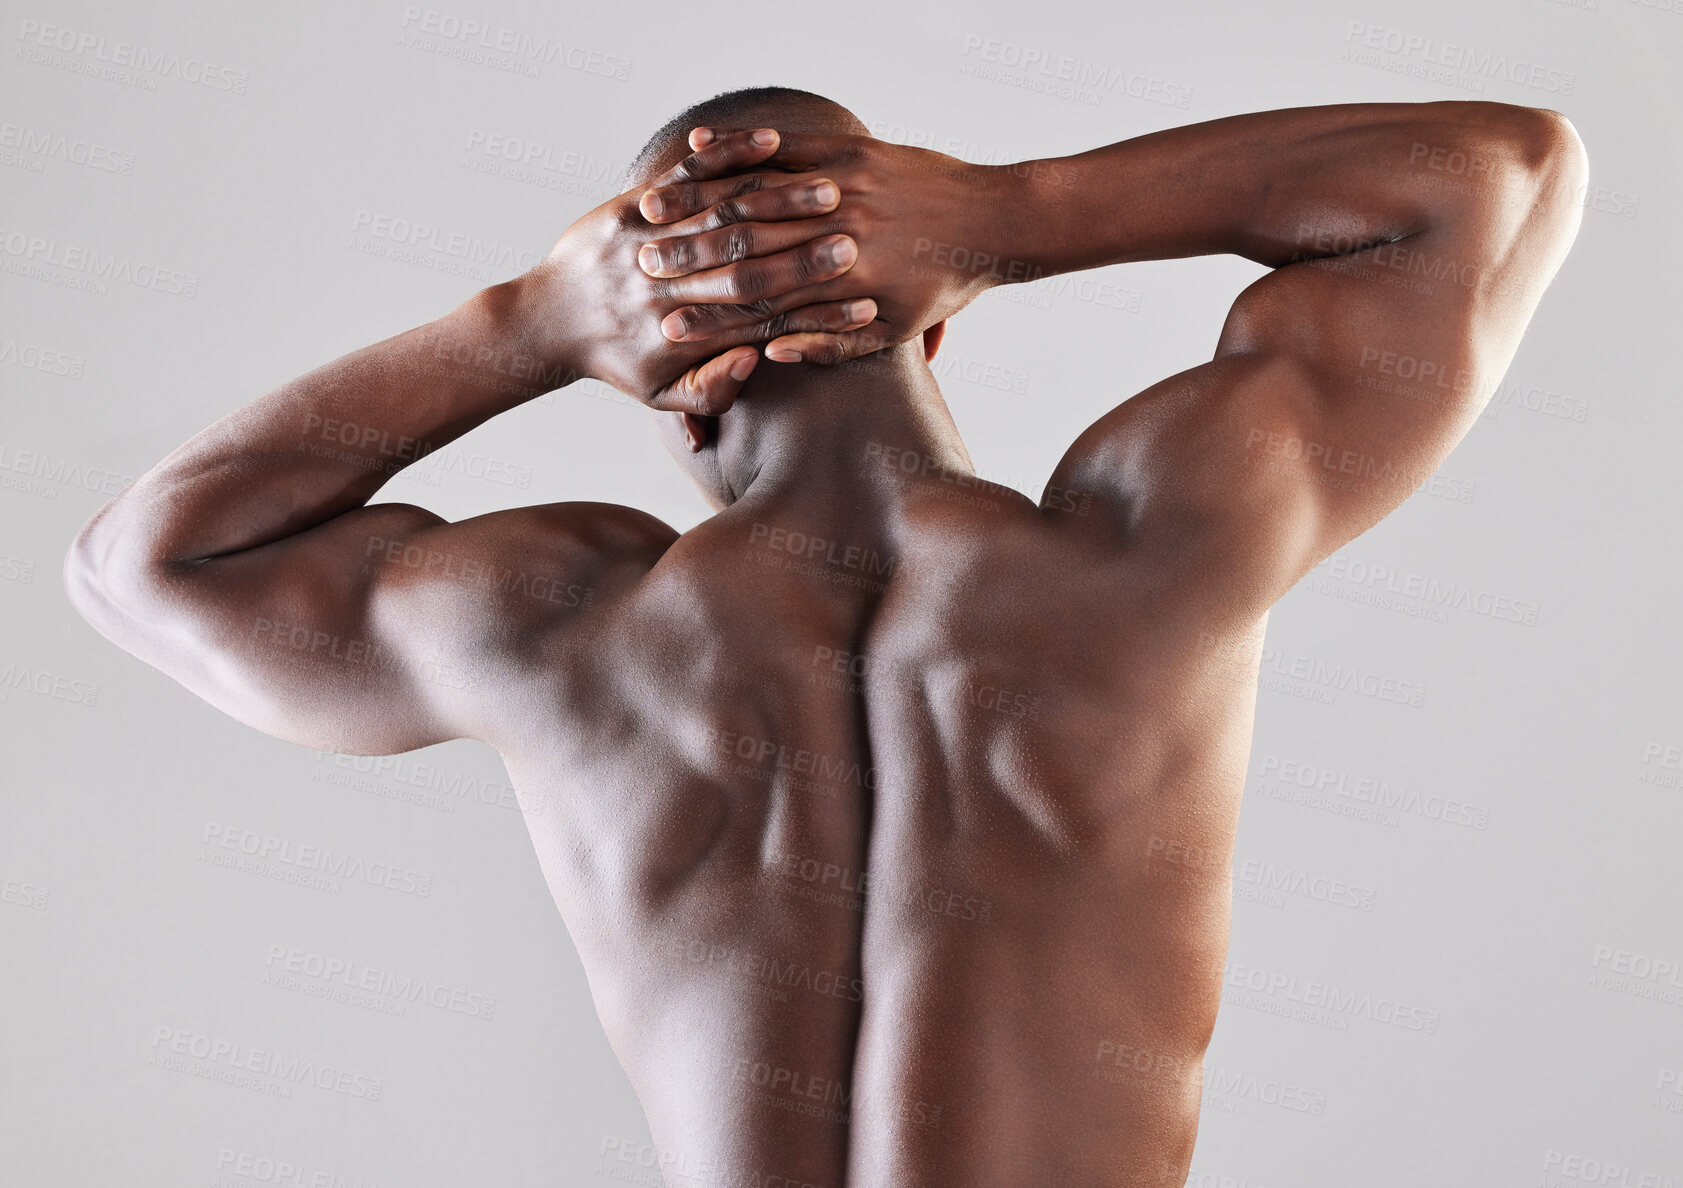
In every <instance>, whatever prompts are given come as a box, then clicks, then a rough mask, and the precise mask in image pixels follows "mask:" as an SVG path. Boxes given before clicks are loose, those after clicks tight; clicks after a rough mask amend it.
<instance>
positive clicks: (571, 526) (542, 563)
mask: <svg viewBox="0 0 1683 1188" xmlns="http://www.w3.org/2000/svg"><path fill="white" fill-rule="evenodd" d="M677 538H678V533H677V532H676V531H675V530H674V529H672V528H671V527H670V526H669V525H667V524H665V523H663V522H662V521H660V520H659V519H657V518H656V517H654V516H651V515H649V514H647V513H646V512H641V511H638V510H637V509H635V508H630V507H623V506H620V505H617V504H609V503H550V504H540V505H535V506H531V507H521V508H512V509H510V510H507V511H499V512H492V513H490V514H488V515H483V516H476V517H474V518H472V519H468V520H460V521H456V522H453V523H447V522H443V521H435V522H433V523H430V524H422V525H416V526H413V527H411V528H410V530H409V531H406V532H402V533H400V534H394V535H393V536H391V537H389V538H381V537H378V536H372V537H370V539H369V541H368V548H367V555H366V558H365V562H366V563H367V564H369V565H371V566H373V567H375V568H376V569H377V570H378V580H377V583H376V584H377V586H378V588H379V590H380V592H381V599H380V601H381V603H382V604H383V610H384V611H385V612H386V613H387V614H388V615H392V616H397V617H400V618H402V619H404V620H406V621H408V622H409V623H410V624H421V625H424V626H425V627H427V628H428V631H429V634H432V633H434V631H435V630H436V629H439V628H442V629H444V630H445V631H446V632H448V634H449V635H450V636H451V637H452V638H453V639H454V640H455V641H456V644H457V646H458V647H464V648H467V649H469V650H479V649H482V648H484V647H486V646H488V645H495V644H506V643H509V642H512V641H514V640H519V639H522V638H524V637H525V636H526V635H527V634H528V633H529V632H530V631H532V630H536V629H540V628H547V627H549V626H552V625H553V624H554V623H555V622H556V621H557V620H558V619H561V618H566V617H571V616H573V615H575V614H577V613H578V612H583V611H585V610H587V609H589V608H591V607H594V606H597V605H599V604H601V603H602V602H603V601H604V600H605V599H607V598H609V597H611V596H612V595H613V594H614V593H616V592H617V591H619V590H621V589H624V588H627V587H629V586H630V585H633V584H635V583H636V582H637V581H638V580H639V579H641V578H642V577H643V576H644V575H645V574H647V573H648V571H649V570H650V569H652V568H653V567H654V565H655V564H656V563H657V562H658V561H659V560H660V558H661V557H662V556H664V555H665V553H666V550H667V549H668V548H669V547H671V545H672V543H673V541H675V540H677Z"/></svg>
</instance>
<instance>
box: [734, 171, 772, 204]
mask: <svg viewBox="0 0 1683 1188" xmlns="http://www.w3.org/2000/svg"><path fill="white" fill-rule="evenodd" d="M765 184H766V179H765V178H763V177H761V176H760V175H759V174H757V173H750V174H748V175H746V176H744V177H739V178H737V179H736V181H735V183H734V184H733V185H732V186H731V191H730V196H731V197H732V198H745V197H747V196H748V195H749V194H757V193H759V192H760V191H761V190H762V189H764V188H765Z"/></svg>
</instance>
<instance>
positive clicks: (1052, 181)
mask: <svg viewBox="0 0 1683 1188" xmlns="http://www.w3.org/2000/svg"><path fill="white" fill-rule="evenodd" d="M1552 118H1553V117H1551V116H1549V115H1548V114H1546V113H1543V112H1539V111H1536V110H1533V109H1530V108H1522V107H1513V106H1509V105H1506V104H1496V103H1475V102H1445V103H1375V104H1348V105H1340V106H1332V107H1306V108H1293V109H1288V110H1284V111H1271V112H1259V113H1255V114H1250V115H1241V116H1233V117H1230V118H1226V119H1220V120H1212V121H1209V122H1207V123H1202V124H1193V125H1189V126H1186V127H1182V128H1174V129H1170V130H1167V131H1164V132H1156V133H1152V134H1150V135H1147V136H1141V137H1137V138H1135V139H1132V140H1125V141H1122V142H1121V143H1118V144H1113V145H1109V146H1107V147H1105V148H1100V149H1095V150H1093V151H1091V152H1087V153H1082V154H1079V155H1077V156H1073V157H1066V158H1061V159H1059V160H1057V161H1044V162H1027V163H1025V164H1023V165H1019V166H1012V167H1008V168H1011V169H1013V170H1014V171H1015V173H1016V175H1017V177H1018V178H1019V179H1020V180H1019V182H1018V184H1016V185H1015V187H1014V188H1013V191H1014V192H1013V194H1012V205H1013V207H1014V209H1013V210H1011V211H1002V212H1001V217H1000V219H999V222H1000V224H1001V228H1002V229H1001V232H1000V234H1001V243H1000V245H999V247H998V254H999V255H1001V256H1002V257H1003V258H1006V259H1010V260H1012V261H1014V262H1019V263H1020V265H1021V267H1019V268H1018V270H1017V272H1018V275H1019V276H1027V277H1030V278H1032V277H1033V276H1036V275H1051V274H1056V273H1061V272H1070V271H1075V270H1078V269H1084V268H1096V267H1102V266H1104V265H1107V264H1120V263H1128V262H1132V261H1139V260H1163V259H1176V258H1180V257H1185V256H1197V255H1207V254H1214V253H1233V254H1236V255H1240V256H1244V257H1247V258H1249V259H1251V260H1255V261H1257V262H1259V263H1262V264H1267V265H1270V266H1278V265H1282V264H1286V263H1289V262H1291V261H1292V260H1297V259H1305V258H1312V257H1318V256H1331V255H1342V254H1345V253H1347V252H1350V251H1353V250H1358V249H1360V248H1362V247H1365V246H1368V245H1371V244H1375V243H1383V242H1387V241H1389V240H1393V239H1398V238H1401V237H1403V236H1406V235H1410V234H1414V233H1417V232H1419V231H1422V230H1426V229H1428V228H1431V227H1433V226H1436V225H1441V224H1442V223H1445V222H1449V221H1453V220H1454V219H1455V218H1457V217H1458V216H1459V215H1460V213H1461V212H1463V211H1464V210H1466V209H1467V208H1468V207H1469V206H1470V205H1475V204H1479V203H1489V202H1492V201H1497V202H1500V201H1503V200H1505V199H1506V198H1511V197H1513V196H1515V195H1516V194H1519V193H1522V192H1523V190H1524V188H1525V187H1524V183H1526V182H1527V181H1528V180H1529V178H1530V171H1531V170H1533V169H1534V168H1535V167H1536V166H1537V165H1538V164H1539V163H1540V162H1541V161H1542V160H1543V159H1544V155H1545V153H1544V150H1545V148H1546V145H1545V143H1544V142H1546V141H1547V140H1548V138H1549V134H1550V131H1551V127H1552V125H1551V119H1552Z"/></svg>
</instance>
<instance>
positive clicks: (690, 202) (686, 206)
mask: <svg viewBox="0 0 1683 1188" xmlns="http://www.w3.org/2000/svg"><path fill="white" fill-rule="evenodd" d="M673 200H674V205H675V206H676V208H677V209H678V211H679V212H680V213H682V214H689V213H691V212H692V211H695V210H697V209H698V206H697V204H698V203H699V202H700V201H701V186H700V185H699V184H698V183H697V182H696V181H695V180H694V179H693V178H685V179H684V182H683V184H682V185H680V186H678V188H677V191H676V192H675V193H674V194H673Z"/></svg>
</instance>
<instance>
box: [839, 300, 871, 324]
mask: <svg viewBox="0 0 1683 1188" xmlns="http://www.w3.org/2000/svg"><path fill="white" fill-rule="evenodd" d="M842 312H843V313H844V314H846V315H847V320H848V321H849V322H868V321H870V320H871V319H872V318H874V317H876V316H877V305H876V302H874V301H869V300H860V301H849V302H848V303H847V304H846V305H845V306H843V307H842Z"/></svg>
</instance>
